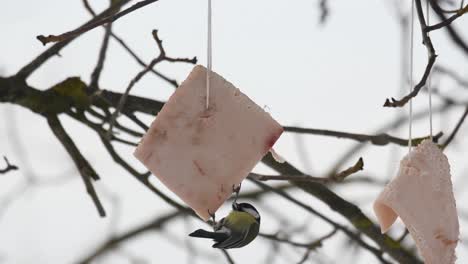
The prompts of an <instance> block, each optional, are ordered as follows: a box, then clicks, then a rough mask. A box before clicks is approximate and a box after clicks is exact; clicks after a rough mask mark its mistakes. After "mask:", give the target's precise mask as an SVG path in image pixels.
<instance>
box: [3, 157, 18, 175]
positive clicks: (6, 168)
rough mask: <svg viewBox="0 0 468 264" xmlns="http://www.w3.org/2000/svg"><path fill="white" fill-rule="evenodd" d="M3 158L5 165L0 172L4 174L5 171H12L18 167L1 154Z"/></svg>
mask: <svg viewBox="0 0 468 264" xmlns="http://www.w3.org/2000/svg"><path fill="white" fill-rule="evenodd" d="M3 160H5V164H6V167H5V168H3V169H0V174H5V173H7V172H9V171H14V170H17V169H18V167H17V166H16V165H12V164H10V162H9V161H8V159H7V157H5V156H3Z"/></svg>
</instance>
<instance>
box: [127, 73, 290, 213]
mask: <svg viewBox="0 0 468 264" xmlns="http://www.w3.org/2000/svg"><path fill="white" fill-rule="evenodd" d="M206 74H207V69H206V68H205V67H203V66H195V67H194V69H193V70H192V72H191V73H190V75H189V76H188V77H187V79H186V80H185V81H184V82H183V83H182V85H180V87H179V88H177V89H176V91H175V92H174V94H173V95H172V96H171V97H170V98H169V100H168V102H167V103H166V104H165V105H164V107H163V108H162V109H161V111H160V112H159V114H158V115H157V117H156V119H155V120H154V121H153V123H152V124H151V127H150V128H149V130H148V132H147V133H146V134H145V135H144V137H143V138H142V140H141V142H140V144H139V145H138V147H137V149H136V150H135V153H134V155H135V156H136V157H137V159H138V160H140V161H141V162H142V163H143V164H144V165H145V166H146V167H147V168H148V169H149V170H150V171H151V172H152V173H153V174H154V175H156V176H157V177H158V178H159V179H160V180H161V182H162V183H164V184H165V185H166V186H167V187H168V188H169V189H170V190H171V191H172V192H174V193H175V194H176V195H178V196H179V197H180V198H181V199H182V200H183V201H184V202H185V203H187V204H188V205H189V206H190V207H191V208H192V209H193V210H194V211H195V212H196V213H197V214H198V215H199V216H200V217H201V218H203V219H204V220H207V219H209V213H208V210H209V212H211V213H214V212H215V211H216V210H217V209H218V208H219V207H220V206H221V205H222V204H223V203H224V201H225V200H226V199H227V198H229V196H230V195H231V193H232V187H233V186H234V185H237V184H239V183H240V182H241V181H242V180H243V179H244V178H245V177H247V175H248V174H249V173H250V171H251V170H252V169H253V168H254V166H255V165H256V164H257V163H258V162H259V161H260V160H261V159H262V157H263V156H264V155H265V154H266V153H267V152H268V151H269V150H270V149H271V147H272V146H273V144H274V143H275V142H276V140H277V139H278V138H279V137H280V135H281V134H282V133H283V128H282V127H281V126H280V125H279V124H278V123H277V122H276V121H275V120H274V119H272V117H271V116H270V115H269V114H268V113H266V112H265V111H264V110H263V109H262V108H260V107H259V106H258V105H256V104H255V103H254V102H253V101H252V100H250V99H249V98H248V97H247V96H246V95H244V94H243V93H241V92H240V91H239V89H237V88H235V87H234V86H233V85H232V84H231V83H229V82H227V81H226V80H225V79H223V78H222V77H221V76H219V75H218V74H216V73H215V72H211V73H210V87H211V88H210V96H209V99H210V100H209V108H208V109H206Z"/></svg>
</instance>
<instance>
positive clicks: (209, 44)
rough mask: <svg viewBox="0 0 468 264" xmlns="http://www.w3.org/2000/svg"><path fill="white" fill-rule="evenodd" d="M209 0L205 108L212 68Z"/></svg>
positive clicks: (209, 3)
mask: <svg viewBox="0 0 468 264" xmlns="http://www.w3.org/2000/svg"><path fill="white" fill-rule="evenodd" d="M211 35H212V34H211V0H208V32H207V45H206V47H207V51H206V57H207V58H206V66H207V69H208V70H207V71H206V109H208V107H209V106H210V74H211V69H212V67H213V66H212V48H211V41H212V38H211Z"/></svg>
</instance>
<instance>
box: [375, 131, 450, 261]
mask: <svg viewBox="0 0 468 264" xmlns="http://www.w3.org/2000/svg"><path fill="white" fill-rule="evenodd" d="M374 211H375V214H376V215H377V218H378V221H379V223H380V226H381V229H382V233H385V232H387V230H388V229H389V228H390V226H391V225H392V224H393V223H394V222H395V220H396V218H397V217H398V216H399V217H400V218H401V220H402V221H403V223H404V224H405V225H406V227H407V229H408V231H409V232H410V234H411V236H412V237H413V239H414V240H415V242H416V246H417V247H418V249H419V252H420V253H421V255H422V257H423V258H424V260H425V263H427V264H448V263H454V262H455V260H456V256H455V248H456V246H457V243H458V236H459V226H458V215H457V208H456V205H455V199H454V196H453V191H452V181H451V179H450V165H449V163H448V160H447V157H446V156H445V155H444V154H443V153H442V151H441V150H440V149H439V147H438V146H437V145H436V144H434V143H433V142H432V141H430V140H425V141H423V142H422V143H421V144H420V145H419V146H417V147H416V148H415V149H414V150H413V151H412V152H411V153H410V154H408V155H407V156H406V157H405V158H404V159H403V160H402V161H401V164H400V169H399V172H398V175H397V176H396V177H395V178H394V179H393V180H392V181H391V182H390V183H389V184H388V185H387V186H386V187H385V189H384V190H383V191H382V193H381V194H380V195H379V197H378V198H377V200H376V201H375V203H374Z"/></svg>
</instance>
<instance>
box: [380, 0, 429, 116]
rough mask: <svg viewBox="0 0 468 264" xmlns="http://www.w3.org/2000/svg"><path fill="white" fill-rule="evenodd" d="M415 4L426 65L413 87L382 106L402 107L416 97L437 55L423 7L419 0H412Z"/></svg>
mask: <svg viewBox="0 0 468 264" xmlns="http://www.w3.org/2000/svg"><path fill="white" fill-rule="evenodd" d="M414 1H415V5H416V11H417V15H418V20H419V25H420V28H421V34H422V39H423V44H424V45H425V46H426V50H427V57H428V58H427V65H426V69H425V70H424V73H423V76H422V78H421V80H420V81H419V82H418V83H417V84H416V86H415V87H414V89H413V90H412V91H411V92H410V93H409V94H407V95H406V96H404V97H403V98H401V99H400V100H397V99H395V98H393V97H392V98H391V99H388V98H387V99H386V100H385V103H384V107H403V106H404V105H406V103H408V102H409V101H410V100H411V99H412V98H414V97H416V96H417V95H418V93H419V91H420V90H421V89H422V88H423V87H424V86H425V85H426V81H427V79H428V77H429V74H430V73H431V70H432V66H434V63H435V61H436V58H437V55H436V52H435V49H434V46H433V45H432V40H431V37H430V36H429V31H427V25H426V20H425V19H424V13H423V8H422V5H421V0H414Z"/></svg>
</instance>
